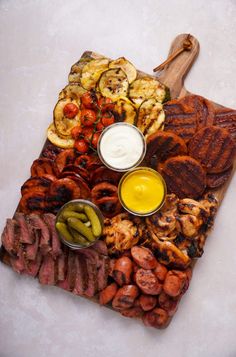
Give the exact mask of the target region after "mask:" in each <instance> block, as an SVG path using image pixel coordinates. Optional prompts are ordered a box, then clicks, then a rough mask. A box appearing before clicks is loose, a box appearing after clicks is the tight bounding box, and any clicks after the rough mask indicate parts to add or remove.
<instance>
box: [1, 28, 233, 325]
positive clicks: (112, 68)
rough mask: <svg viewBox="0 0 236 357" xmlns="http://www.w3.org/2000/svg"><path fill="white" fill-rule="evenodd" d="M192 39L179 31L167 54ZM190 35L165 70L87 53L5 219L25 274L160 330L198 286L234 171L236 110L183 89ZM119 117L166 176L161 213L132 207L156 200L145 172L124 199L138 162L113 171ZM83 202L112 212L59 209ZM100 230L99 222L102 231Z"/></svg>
mask: <svg viewBox="0 0 236 357" xmlns="http://www.w3.org/2000/svg"><path fill="white" fill-rule="evenodd" d="M186 36H187V35H179V36H178V37H177V38H176V39H175V40H174V42H173V44H172V46H171V50H170V54H169V56H171V55H172V54H174V53H175V52H176V51H178V50H179V49H180V48H181V46H182V45H183V43H184V41H185V40H186ZM188 39H189V40H190V41H191V48H188V50H187V51H183V52H182V53H180V54H179V55H178V56H176V58H174V59H173V60H172V61H171V62H170V63H168V64H167V66H166V67H165V68H164V70H163V71H162V72H161V73H160V74H159V76H158V77H155V76H151V75H148V74H145V73H143V72H141V71H136V69H135V67H134V66H133V64H131V63H130V62H129V61H128V60H127V59H125V58H124V57H121V58H118V59H117V60H110V59H108V58H106V57H105V56H101V55H98V54H96V53H94V52H88V51H87V52H85V53H84V54H83V55H82V57H81V58H80V59H79V61H78V62H76V63H75V64H74V65H73V66H72V67H71V71H70V73H69V77H68V82H69V83H68V84H67V85H66V87H65V88H64V89H62V91H61V92H60V93H59V98H58V102H57V103H56V105H55V108H54V111H53V123H51V124H50V125H49V128H48V131H47V136H48V138H47V140H46V142H45V145H44V147H43V150H42V152H41V154H40V156H39V158H38V159H36V160H35V161H34V162H33V163H32V166H31V169H30V177H29V179H28V180H27V181H26V182H25V183H24V184H23V185H22V187H21V200H20V202H19V205H18V207H17V209H16V212H15V214H14V217H13V218H8V219H7V220H6V225H5V228H4V231H3V233H2V246H1V249H0V259H1V261H2V262H3V263H5V264H7V265H9V266H10V267H11V268H12V269H13V270H14V271H15V272H16V273H19V274H27V275H30V276H32V277H34V278H37V279H38V280H39V283H41V284H43V285H54V286H57V287H60V288H62V289H64V290H67V291H69V292H71V293H73V294H75V295H78V296H83V297H86V298H89V299H92V300H93V301H94V302H97V303H99V304H101V305H104V306H106V307H109V308H111V309H113V310H114V311H116V312H118V313H120V314H122V315H123V316H124V317H130V318H137V319H141V320H142V321H143V322H144V324H145V325H146V326H151V327H155V328H165V327H167V326H168V324H169V323H170V321H171V319H172V317H173V315H174V314H175V312H176V311H177V308H178V305H179V303H180V300H181V297H182V296H183V294H185V292H186V291H187V289H188V288H189V284H190V280H191V277H192V270H193V267H194V264H195V263H196V261H197V259H199V258H200V257H201V256H202V254H203V252H204V245H205V241H206V238H207V235H208V234H209V232H210V229H211V227H212V226H213V223H214V219H215V215H216V212H217V209H218V207H219V205H220V203H221V201H222V199H223V197H224V193H225V191H226V189H227V186H228V184H229V182H230V179H231V177H232V175H233V172H234V169H235V154H236V110H233V109H229V108H225V107H223V106H222V105H219V104H216V103H213V102H212V101H210V100H208V99H206V98H203V97H201V96H199V95H194V94H192V93H189V92H187V90H186V89H185V88H184V85H183V82H184V77H185V75H186V74H187V72H188V70H189V69H190V67H191V65H192V64H193V62H194V60H195V58H196V57H197V54H198V52H199V44H198V41H197V40H196V39H195V38H194V37H193V36H188ZM118 123H119V125H120V124H122V125H123V124H125V125H126V126H128V127H135V128H138V131H139V132H140V133H141V135H142V137H143V138H144V140H145V148H146V151H145V152H143V156H142V160H140V162H139V164H138V165H136V166H137V168H138V169H140V170H141V171H142V170H143V171H144V173H145V172H146V173H147V172H148V174H150V173H151V172H155V173H157V174H158V175H159V176H160V177H161V178H162V180H163V182H164V183H163V187H164V188H166V190H167V192H165V195H164V193H163V197H164V198H163V200H162V202H161V204H160V205H159V206H158V207H157V208H158V209H156V210H154V211H153V212H152V210H151V209H150V211H149V212H148V211H146V213H145V214H141V213H140V212H141V210H140V211H138V210H137V209H136V213H135V210H134V209H133V210H132V209H131V208H130V207H131V206H132V205H131V203H132V204H133V207H134V204H135V207H136V208H137V204H139V209H141V208H142V209H144V207H143V205H144V203H145V204H146V206H147V205H148V202H149V201H148V199H149V198H148V199H146V197H149V196H141V194H143V192H141V193H140V191H136V192H135V195H134V196H132V200H131V196H130V190H131V191H132V188H133V187H134V188H135V182H137V181H132V182H131V183H132V185H131V186H127V187H129V190H128V192H126V196H124V197H126V198H127V200H128V199H129V200H130V201H129V202H128V201H127V202H128V203H129V204H130V206H128V204H127V205H126V209H125V208H124V200H123V201H122V200H121V196H122V184H123V182H125V179H124V177H126V174H129V171H130V172H138V171H137V170H136V169H135V170H136V171H135V170H134V171H132V170H128V169H127V170H120V169H117V170H115V169H114V167H111V165H106V163H104V162H105V161H103V159H102V157H101V155H100V154H99V152H98V151H99V150H100V149H99V147H101V144H102V137H103V136H105V132H108V130H109V129H111V128H112V127H113V128H116V129H117V128H118V129H119V131H120V132H121V128H122V126H119V125H117V124H118ZM116 138H117V137H116ZM117 141H118V139H117ZM128 141H130V142H131V144H132V140H131V137H130V140H126V142H125V144H124V143H123V146H122V147H119V148H118V149H119V150H121V151H117V152H123V150H124V148H125V152H127V151H128V148H129V145H131V144H129V143H128ZM115 144H116V141H115V140H114V142H113V144H112V145H113V146H115ZM99 145H100V146H99ZM118 149H117V150H118ZM131 149H132V147H131ZM112 150H113V149H112V147H110V148H109V150H107V151H106V155H108V156H109V155H110V152H111V151H112ZM133 151H134V152H135V147H134V146H133ZM104 152H105V151H104ZM132 154H133V153H132ZM109 158H110V156H109ZM150 169H151V170H150ZM145 170H146V171H145ZM148 170H150V171H148ZM125 171H126V173H125ZM141 171H139V172H141ZM127 177H128V176H127ZM136 179H137V177H136V178H135V180H136ZM150 182H152V181H150ZM159 183H160V182H159ZM161 183H162V181H161ZM120 187H121V188H120ZM154 187H156V186H154V185H153V186H152V184H151V183H150V184H149V186H148V187H147V191H148V192H147V193H144V194H147V195H148V194H149V193H150V191H151V195H152V196H153V197H155V196H156V193H157V192H156V191H157V190H156V189H154ZM124 188H125V185H124ZM120 192H121V193H120ZM145 192H146V191H145ZM124 193H125V191H124ZM140 197H141V199H140ZM142 197H145V199H142ZM153 197H152V199H154V198H153ZM157 198H158V197H157ZM77 199H79V200H81V199H82V200H83V201H84V202H88V203H89V202H92V205H94V207H97V209H98V210H99V212H101V214H102V217H103V220H102V222H101V225H100V226H99V224H100V223H99V221H98V219H97V217H95V218H96V219H97V221H96V224H97V226H96V227H95V226H94V222H93V221H95V218H94V212H93V213H92V215H93V216H92V215H91V217H92V218H91V219H90V221H89V220H88V217H90V213H89V209H91V208H88V207H85V208H83V209H84V211H83V209H82V211H79V213H78V212H74V213H73V215H74V216H73V217H72V216H71V213H70V212H71V211H70V212H69V215H70V217H69V218H68V217H67V216H66V215H65V214H64V216H63V219H64V220H63V221H60V222H59V225H57V223H58V222H57V221H58V220H59V218H60V217H61V216H60V210H61V209H63V208H62V207H63V206H64V205H65V204H68V202H69V203H70V201H72V200H77ZM131 201H132V202H131ZM141 206H142V207H141ZM146 206H145V209H146V208H147V207H146ZM92 207H93V206H92ZM127 207H128V208H129V209H128V208H127ZM140 207H141V208H140ZM87 211H88V213H87V216H86V214H84V213H86V212H87ZM81 212H82V213H81ZM131 212H132V213H131ZM137 212H139V213H140V214H137ZM143 212H144V211H143ZM147 212H148V214H147ZM67 215H68V212H67ZM78 217H79V218H78ZM65 222H66V223H65ZM68 225H69V226H68ZM61 227H62V229H64V230H67V228H68V227H69V228H68V229H69V230H68V231H66V232H67V233H68V237H69V238H68V239H69V240H70V239H71V237H72V240H73V237H75V236H76V237H77V236H78V238H77V239H78V240H79V242H80V243H81V239H82V242H85V241H86V238H88V239H89V242H87V243H89V244H87V246H83V247H80V249H71V247H70V245H69V246H68V244H67V245H66V244H63V241H62V239H61V236H60V228H61ZM78 227H79V228H78ZM81 227H82V228H81ZM94 227H95V228H96V229H97V227H100V228H101V233H98V234H97V238H98V239H95V236H96V229H95V228H94ZM77 229H78V231H77V232H75V231H76V230H77ZM78 232H79V233H80V234H79V235H78ZM70 233H71V235H70ZM72 233H73V234H74V235H73V234H72ZM82 233H83V234H82ZM65 236H66V235H65ZM98 236H99V237H98ZM91 242H92V244H90V243H91ZM72 243H73V242H72ZM81 244H82V243H81ZM88 245H89V246H88ZM78 303H79V301H78Z"/></svg>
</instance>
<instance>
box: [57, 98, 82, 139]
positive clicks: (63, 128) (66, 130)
mask: <svg viewBox="0 0 236 357" xmlns="http://www.w3.org/2000/svg"><path fill="white" fill-rule="evenodd" d="M70 103H72V104H74V105H76V107H78V108H79V105H80V102H79V100H72V99H67V98H65V99H61V100H59V101H58V102H57V104H56V106H55V108H54V111H53V117H54V125H55V128H56V130H57V132H58V133H59V135H61V136H62V137H65V138H71V129H73V128H74V127H75V126H77V125H78V124H79V123H80V119H79V117H80V111H79V112H78V114H77V115H76V116H75V117H74V118H72V119H68V118H67V117H66V116H65V115H64V108H65V106H66V105H67V104H70Z"/></svg>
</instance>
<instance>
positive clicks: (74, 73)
mask: <svg viewBox="0 0 236 357" xmlns="http://www.w3.org/2000/svg"><path fill="white" fill-rule="evenodd" d="M91 60H92V58H91V57H82V58H80V59H79V61H78V62H76V63H74V64H73V66H72V67H71V70H70V73H69V76H68V81H69V83H80V78H81V73H82V69H83V67H84V66H85V65H86V64H87V63H88V62H90V61H91Z"/></svg>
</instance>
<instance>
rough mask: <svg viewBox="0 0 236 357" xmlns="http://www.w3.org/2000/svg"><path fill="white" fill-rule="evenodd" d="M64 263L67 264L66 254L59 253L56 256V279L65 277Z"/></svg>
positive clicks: (60, 279) (59, 279) (61, 279)
mask: <svg viewBox="0 0 236 357" xmlns="http://www.w3.org/2000/svg"><path fill="white" fill-rule="evenodd" d="M66 264H67V256H66V255H65V254H61V255H60V256H59V257H58V258H57V280H58V281H63V280H65V278H66Z"/></svg>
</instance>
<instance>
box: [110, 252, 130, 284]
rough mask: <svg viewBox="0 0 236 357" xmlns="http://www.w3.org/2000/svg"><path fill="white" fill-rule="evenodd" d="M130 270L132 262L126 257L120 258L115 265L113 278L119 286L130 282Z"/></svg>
mask: <svg viewBox="0 0 236 357" xmlns="http://www.w3.org/2000/svg"><path fill="white" fill-rule="evenodd" d="M132 270H133V263H132V261H131V260H130V259H129V258H128V257H121V258H119V259H117V261H116V263H115V266H114V270H113V277H114V279H115V281H116V282H117V283H118V284H119V285H120V286H122V285H125V284H126V285H127V284H129V283H130V281H131V274H132Z"/></svg>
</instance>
